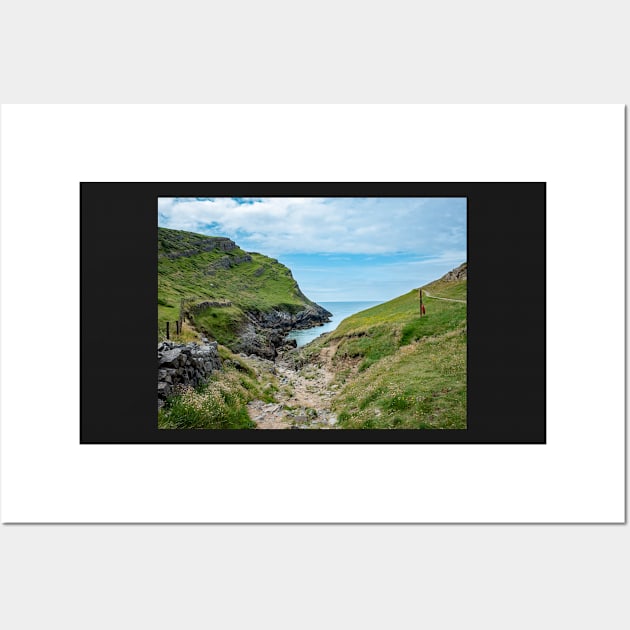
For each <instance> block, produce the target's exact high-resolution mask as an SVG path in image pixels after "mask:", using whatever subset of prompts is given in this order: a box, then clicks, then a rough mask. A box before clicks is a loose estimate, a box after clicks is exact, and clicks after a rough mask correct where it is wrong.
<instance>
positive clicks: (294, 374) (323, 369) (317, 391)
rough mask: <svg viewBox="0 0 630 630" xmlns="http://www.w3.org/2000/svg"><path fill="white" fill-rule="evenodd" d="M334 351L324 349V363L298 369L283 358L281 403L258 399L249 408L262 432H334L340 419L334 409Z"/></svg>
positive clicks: (278, 365)
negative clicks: (317, 430) (332, 364)
mask: <svg viewBox="0 0 630 630" xmlns="http://www.w3.org/2000/svg"><path fill="white" fill-rule="evenodd" d="M334 350H335V349H334V348H324V349H323V350H322V353H321V355H320V364H318V363H309V364H307V365H305V366H304V367H302V368H300V369H297V370H296V369H294V368H293V367H292V364H291V362H290V360H288V358H286V357H279V358H278V359H277V360H276V363H275V370H276V377H277V379H278V382H279V384H280V387H281V390H280V391H279V392H278V393H277V395H276V398H277V401H278V402H275V403H265V402H263V401H262V400H254V401H252V402H250V403H249V404H248V405H247V407H248V410H249V415H250V417H251V418H252V420H254V421H255V422H256V424H257V427H258V428H259V429H334V428H337V416H336V415H335V414H334V413H333V412H332V411H331V409H330V402H331V398H332V397H333V395H334V389H332V388H334V385H331V381H332V380H333V378H334V373H333V372H332V370H331V369H330V363H331V359H332V356H333V354H334Z"/></svg>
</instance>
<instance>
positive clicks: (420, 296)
mask: <svg viewBox="0 0 630 630" xmlns="http://www.w3.org/2000/svg"><path fill="white" fill-rule="evenodd" d="M418 297H419V299H420V317H422V289H418Z"/></svg>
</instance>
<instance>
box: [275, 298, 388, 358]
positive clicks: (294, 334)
mask: <svg viewBox="0 0 630 630" xmlns="http://www.w3.org/2000/svg"><path fill="white" fill-rule="evenodd" d="M382 303H383V302H365V301H363V302H318V304H319V305H320V306H323V307H324V308H325V309H326V310H327V311H330V312H331V313H332V314H333V316H332V318H331V321H329V322H328V323H327V324H324V325H323V326H314V327H313V328H306V329H304V330H292V331H291V332H290V333H289V334H288V335H287V339H295V341H296V342H297V346H298V348H299V347H301V346H305V345H306V344H307V343H310V342H311V341H313V339H316V338H317V337H319V336H320V335H323V334H324V333H327V332H331V331H333V330H335V328H337V326H338V325H339V323H340V322H341V321H342V320H344V319H345V318H346V317H350V315H354V314H355V313H358V312H359V311H364V310H365V309H367V308H371V307H372V306H376V305H377V304H382Z"/></svg>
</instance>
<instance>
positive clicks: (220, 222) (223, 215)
mask: <svg viewBox="0 0 630 630" xmlns="http://www.w3.org/2000/svg"><path fill="white" fill-rule="evenodd" d="M158 225H159V226H160V227H166V228H173V229H176V230H188V231H190V232H197V233H199V234H207V235H209V236H227V237H229V238H231V239H232V240H233V241H235V242H236V243H237V245H238V246H239V247H241V248H242V249H244V250H246V251H249V252H259V253H261V254H264V255H265V256H270V257H271V258H276V259H278V260H279V261H280V262H281V263H283V264H284V265H286V266H287V267H289V268H290V269H291V271H292V272H293V276H294V278H295V279H296V280H297V282H298V284H299V285H300V288H301V289H302V291H303V292H304V293H305V294H306V295H307V296H308V297H309V298H311V299H312V300H314V301H316V302H337V301H339V302H344V301H355V300H357V301H358V300H375V301H385V300H390V299H392V298H394V297H397V296H399V295H402V294H403V293H407V292H408V291H410V290H411V289H415V288H417V287H419V286H422V285H423V284H426V283H427V282H431V281H432V280H436V279H437V278H439V277H440V276H442V275H444V274H445V273H446V272H448V271H450V270H451V269H453V268H454V267H457V266H458V265H459V264H461V263H463V262H464V261H465V260H466V199H465V198H418V197H413V198H403V197H387V198H385V197H367V198H355V197H343V198H332V197H327V198H315V197H304V198H289V197H269V198H249V197H248V198H230V197H216V198H200V197H196V198H189V197H169V198H160V199H158Z"/></svg>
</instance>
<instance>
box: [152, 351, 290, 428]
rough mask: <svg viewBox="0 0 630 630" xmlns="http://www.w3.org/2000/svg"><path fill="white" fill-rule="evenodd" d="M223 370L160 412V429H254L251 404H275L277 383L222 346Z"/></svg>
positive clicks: (181, 395)
mask: <svg viewBox="0 0 630 630" xmlns="http://www.w3.org/2000/svg"><path fill="white" fill-rule="evenodd" d="M219 354H220V356H221V358H222V359H223V369H222V370H220V371H217V372H214V373H213V374H212V376H211V378H210V380H209V381H208V383H206V384H205V385H202V386H201V387H199V388H197V389H196V390H194V389H193V388H185V389H184V390H183V391H182V392H181V393H180V394H178V395H176V396H172V397H171V398H170V399H169V400H168V402H167V404H166V406H165V407H163V408H162V409H160V410H159V411H158V427H159V428H160V429H253V428H255V427H256V424H255V423H254V422H253V421H252V420H251V419H250V417H249V414H248V412H247V403H248V402H249V401H250V400H254V399H257V398H259V399H261V400H264V401H265V402H275V392H277V391H278V383H277V380H276V378H275V376H274V375H273V373H272V372H271V370H270V369H269V368H267V369H261V368H260V366H258V369H255V368H254V366H253V365H252V364H251V362H250V361H248V360H246V359H243V358H241V357H239V356H237V355H235V354H233V353H232V352H230V350H229V349H228V348H226V347H225V346H219Z"/></svg>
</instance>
